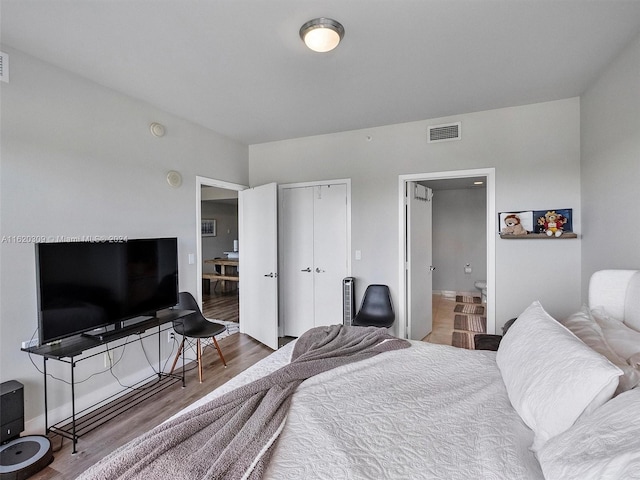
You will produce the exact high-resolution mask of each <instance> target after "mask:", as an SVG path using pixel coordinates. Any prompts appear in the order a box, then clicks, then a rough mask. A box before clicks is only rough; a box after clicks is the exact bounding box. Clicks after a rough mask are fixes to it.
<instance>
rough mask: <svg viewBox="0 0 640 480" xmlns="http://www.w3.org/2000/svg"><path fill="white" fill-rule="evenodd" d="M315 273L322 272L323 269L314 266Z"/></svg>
mask: <svg viewBox="0 0 640 480" xmlns="http://www.w3.org/2000/svg"><path fill="white" fill-rule="evenodd" d="M316 273H324V270H322V269H320V268H317V267H316Z"/></svg>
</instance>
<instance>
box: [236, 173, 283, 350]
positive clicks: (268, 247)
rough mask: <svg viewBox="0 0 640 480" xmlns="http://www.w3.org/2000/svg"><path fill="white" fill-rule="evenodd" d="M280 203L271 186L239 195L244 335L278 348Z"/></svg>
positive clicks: (275, 191) (241, 303)
mask: <svg viewBox="0 0 640 480" xmlns="http://www.w3.org/2000/svg"><path fill="white" fill-rule="evenodd" d="M277 212H278V203H277V185H276V184H275V183H270V184H267V185H262V186H260V187H255V188H250V189H247V190H243V191H241V192H239V194H238V224H239V225H238V226H239V232H238V243H239V252H240V258H239V270H238V272H239V275H240V282H239V288H240V289H241V295H240V331H241V332H242V333H246V334H247V335H250V336H252V337H253V338H255V339H256V340H258V341H259V342H261V343H264V344H265V345H267V346H268V347H271V348H273V349H274V350H276V349H277V348H278V213H277Z"/></svg>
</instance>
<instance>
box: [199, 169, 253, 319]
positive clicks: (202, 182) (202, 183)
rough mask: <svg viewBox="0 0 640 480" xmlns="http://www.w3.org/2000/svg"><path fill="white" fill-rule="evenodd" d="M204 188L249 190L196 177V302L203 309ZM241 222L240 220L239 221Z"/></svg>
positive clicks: (213, 179) (228, 183) (244, 187)
mask: <svg viewBox="0 0 640 480" xmlns="http://www.w3.org/2000/svg"><path fill="white" fill-rule="evenodd" d="M202 187H216V188H223V189H225V190H235V191H237V192H239V191H241V190H246V189H247V188H249V187H248V186H246V185H240V184H238V183H230V182H225V181H224V180H217V179H215V178H209V177H201V176H198V175H196V258H195V260H196V275H197V281H196V301H197V302H198V305H200V308H201V309H202V261H203V259H202V231H201V223H202ZM238 221H239V220H238Z"/></svg>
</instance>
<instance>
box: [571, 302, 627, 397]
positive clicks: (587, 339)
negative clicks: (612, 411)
mask: <svg viewBox="0 0 640 480" xmlns="http://www.w3.org/2000/svg"><path fill="white" fill-rule="evenodd" d="M560 323H562V324H563V325H564V326H565V327H567V328H568V329H569V330H571V333H573V334H574V335H575V336H576V337H578V338H579V339H580V340H582V341H583V342H584V343H586V344H587V345H588V346H590V347H591V348H592V349H594V350H595V351H596V352H598V353H599V354H600V355H604V356H605V357H607V359H608V360H609V361H610V362H611V363H613V364H614V365H615V366H616V367H618V368H619V369H620V370H622V372H623V375H622V376H621V377H620V383H619V385H618V388H617V389H616V392H615V394H616V395H618V394H620V393H622V392H626V391H627V390H630V389H632V388H634V387H635V386H636V385H638V384H639V383H640V369H636V368H634V366H633V365H630V364H629V363H628V362H627V360H626V359H624V358H622V357H621V356H620V355H618V354H617V353H616V352H615V351H613V349H612V348H611V347H610V346H609V344H608V343H607V342H606V340H605V338H604V334H603V332H602V329H601V328H600V325H598V323H597V322H596V320H595V319H594V318H593V316H592V315H591V312H590V311H589V307H587V306H586V305H583V306H582V308H581V309H580V310H579V311H578V312H576V313H574V314H572V315H570V316H569V317H567V318H565V319H564V320H561V321H560Z"/></svg>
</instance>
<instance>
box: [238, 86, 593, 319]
mask: <svg viewBox="0 0 640 480" xmlns="http://www.w3.org/2000/svg"><path fill="white" fill-rule="evenodd" d="M452 121H461V122H462V140H460V141H454V142H444V143H437V144H429V143H427V139H426V131H427V126H428V125H438V124H442V123H448V122H452ZM485 167H495V168H496V209H497V212H499V211H508V210H527V209H538V208H539V209H546V208H573V209H574V214H575V216H576V217H577V218H576V219H575V223H574V229H575V230H576V231H577V232H580V229H581V225H580V103H579V99H578V98H570V99H566V100H560V101H555V102H548V103H541V104H535V105H526V106H520V107H511V108H504V109H497V110H491V111H483V112H477V113H469V114H464V115H456V116H452V117H447V118H436V119H432V120H424V121H418V122H410V123H403V124H396V125H389V126H385V127H379V128H370V129H362V130H356V131H350V132H342V133H336V134H331V135H321V136H314V137H307V138H299V139H293V140H287V141H281V142H272V143H265V144H260V145H251V146H250V147H249V172H250V182H251V185H252V186H257V185H260V184H264V183H267V182H280V183H293V182H303V181H314V180H326V179H332V178H351V181H352V248H353V250H354V251H355V250H360V251H361V252H362V259H361V260H355V256H352V274H353V275H354V276H355V277H356V278H357V279H358V282H359V285H361V286H364V285H366V284H369V283H385V284H388V285H389V286H390V288H391V291H392V295H393V298H394V302H396V303H397V302H399V301H400V299H399V298H398V289H399V279H398V257H399V243H398V242H399V218H398V215H399V206H398V205H399V192H398V176H399V175H401V174H417V173H430V172H443V171H451V170H461V169H474V168H485ZM497 212H496V214H497ZM580 244H581V240H580V239H577V240H562V241H549V240H547V241H544V240H537V241H536V240H512V241H509V240H500V239H498V240H497V241H496V292H495V295H496V297H495V298H496V328H497V329H500V328H501V326H502V325H503V324H504V322H506V321H507V320H508V319H509V318H512V317H514V316H516V315H518V314H519V313H521V312H522V311H523V310H524V308H526V307H527V306H528V305H529V304H530V303H531V301H533V300H535V299H539V300H540V301H541V302H542V303H543V305H545V306H546V307H547V308H548V309H549V311H550V312H551V313H553V314H555V315H559V316H563V315H568V314H569V313H571V312H572V311H575V309H576V308H577V307H579V305H580ZM352 255H353V252H352ZM363 291H364V288H363V287H360V288H358V289H357V295H358V301H359V299H360V296H361V295H362V292H363ZM399 321H403V319H399ZM397 324H398V321H397V322H396V327H397Z"/></svg>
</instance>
